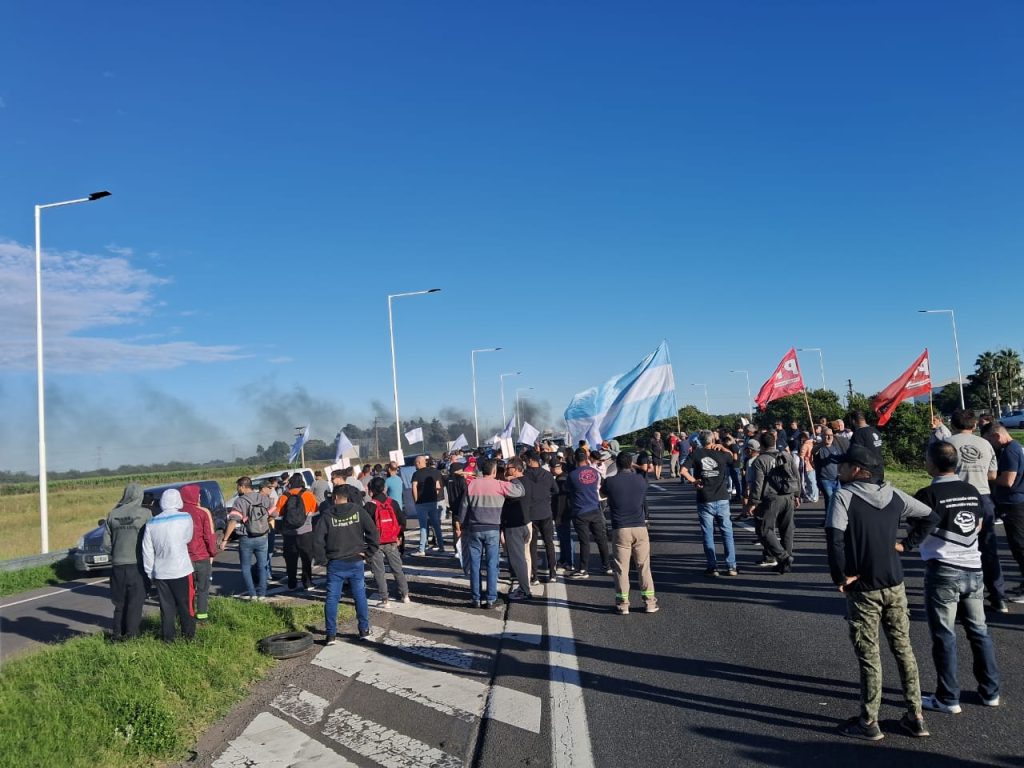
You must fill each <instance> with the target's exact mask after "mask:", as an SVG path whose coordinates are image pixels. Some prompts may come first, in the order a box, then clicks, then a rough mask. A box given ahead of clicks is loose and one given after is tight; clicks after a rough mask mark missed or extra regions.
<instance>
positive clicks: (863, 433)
mask: <svg viewBox="0 0 1024 768" xmlns="http://www.w3.org/2000/svg"><path fill="white" fill-rule="evenodd" d="M850 422H851V423H852V424H853V436H852V437H851V438H850V445H862V446H864V447H865V448H867V449H868V450H869V451H874V453H875V459H876V460H877V467H878V470H877V471H878V477H876V478H875V481H876V482H879V483H880V482H882V480H884V479H885V472H884V466H883V463H882V436H881V435H880V434H878V427H873V426H871V425H870V424H868V420H867V417H865V416H864V411H854V412H853V413H851V414H850Z"/></svg>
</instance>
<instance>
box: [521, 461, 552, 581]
mask: <svg viewBox="0 0 1024 768" xmlns="http://www.w3.org/2000/svg"><path fill="white" fill-rule="evenodd" d="M540 461H541V457H540V455H539V454H538V453H537V452H536V451H527V452H526V472H525V473H524V474H523V479H522V483H523V487H524V488H525V489H526V498H525V500H524V504H525V505H526V506H527V508H528V510H529V512H528V514H529V516H530V525H532V526H533V536H532V537H531V539H530V568H531V571H532V572H531V574H530V583H531V584H533V583H534V582H537V583H539V582H538V579H537V549H538V547H537V543H538V541H543V542H544V552H545V553H546V558H547V570H548V575H547V581H548V583H551V582H553V581H555V563H556V560H555V526H554V522H553V521H552V516H553V512H552V508H551V507H552V505H551V500H552V498H553V497H555V496H557V495H558V484H557V482H556V481H555V476H554V475H552V474H551V473H550V472H548V471H547V470H546V469H544V468H543V467H542V466H541V465H540Z"/></svg>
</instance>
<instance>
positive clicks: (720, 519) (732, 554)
mask: <svg viewBox="0 0 1024 768" xmlns="http://www.w3.org/2000/svg"><path fill="white" fill-rule="evenodd" d="M697 515H698V516H699V517H700V532H701V534H702V535H703V536H704V557H705V558H707V561H708V568H717V567H718V560H717V558H716V557H715V524H716V523H717V525H718V529H719V531H721V534H722V549H723V550H724V551H725V565H726V567H728V568H730V569H732V568H735V567H736V546H735V544H734V543H733V539H732V519H731V518H730V517H729V500H728V499H722V500H721V501H705V502H703V503H701V504H698V505H697Z"/></svg>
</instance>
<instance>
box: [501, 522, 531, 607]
mask: <svg viewBox="0 0 1024 768" xmlns="http://www.w3.org/2000/svg"><path fill="white" fill-rule="evenodd" d="M531 532H532V526H531V525H530V523H527V524H526V525H517V526H515V527H514V528H506V529H505V549H506V550H507V551H508V567H509V570H511V571H512V575H513V576H514V577H515V579H516V581H517V582H518V583H519V588H520V589H521V590H523V592H525V593H527V594H530V534H531Z"/></svg>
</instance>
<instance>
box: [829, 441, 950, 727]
mask: <svg viewBox="0 0 1024 768" xmlns="http://www.w3.org/2000/svg"><path fill="white" fill-rule="evenodd" d="M880 472H881V466H880V465H879V461H878V458H877V454H876V453H875V452H873V451H871V450H868V449H867V448H864V447H863V446H859V445H851V446H850V448H849V450H848V451H847V452H846V454H844V455H843V457H842V463H841V464H840V466H839V480H840V481H841V482H842V484H843V485H842V489H841V490H840V491H839V492H838V493H836V495H835V497H834V498H833V502H832V506H831V508H830V509H829V511H828V515H827V519H826V523H825V528H826V533H827V534H828V562H829V569H830V571H831V573H832V580H833V581H834V582H835V583H836V585H837V586H838V587H839V591H840V592H843V593H844V594H845V595H846V610H847V614H846V615H847V620H848V622H849V625H850V640H851V642H852V643H853V650H854V653H855V654H856V656H857V664H858V666H859V667H860V695H861V711H860V715H859V716H858V717H851V718H850V719H849V720H847V721H846V722H845V723H843V724H841V725H840V728H839V731H840V733H842V734H843V735H844V736H851V737H853V738H858V739H867V740H869V741H878V740H879V739H881V738H882V737H883V734H882V731H881V729H880V728H879V727H878V711H879V708H880V707H881V703H882V660H881V654H880V651H881V647H880V643H879V636H878V628H879V625H881V628H882V630H884V632H885V635H886V638H887V639H888V640H889V647H890V648H891V649H892V653H893V656H894V657H895V658H896V665H897V666H898V667H899V671H900V680H901V682H902V683H903V696H904V698H905V700H906V706H907V712H906V714H904V715H903V719H902V720H900V728H901V729H903V731H905V732H906V733H908V734H909V735H911V736H928V735H929V734H928V729H927V727H926V726H925V724H924V718H923V717H922V716H921V679H920V676H919V674H918V670H917V660H916V659H915V658H914V649H913V647H912V646H911V644H910V608H909V607H908V605H907V592H906V589H905V587H904V585H903V568H902V566H901V564H900V558H899V552H901V551H902V545H901V544H898V543H897V536H898V534H899V530H900V522H901V520H902V518H903V517H904V516H906V517H907V522H908V525H911V526H913V527H914V528H915V529H918V530H919V531H921V532H923V531H926V530H927V529H929V528H930V527H931V526H932V525H933V524H934V523H933V522H932V518H933V517H934V515H933V513H932V510H931V509H930V508H929V507H928V506H926V505H925V504H922V503H921V502H919V501H917V500H915V499H913V498H911V497H910V496H908V495H907V494H905V493H903V492H902V491H900V490H897V489H895V488H893V487H892V486H891V485H889V484H888V483H883V482H879V475H880Z"/></svg>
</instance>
